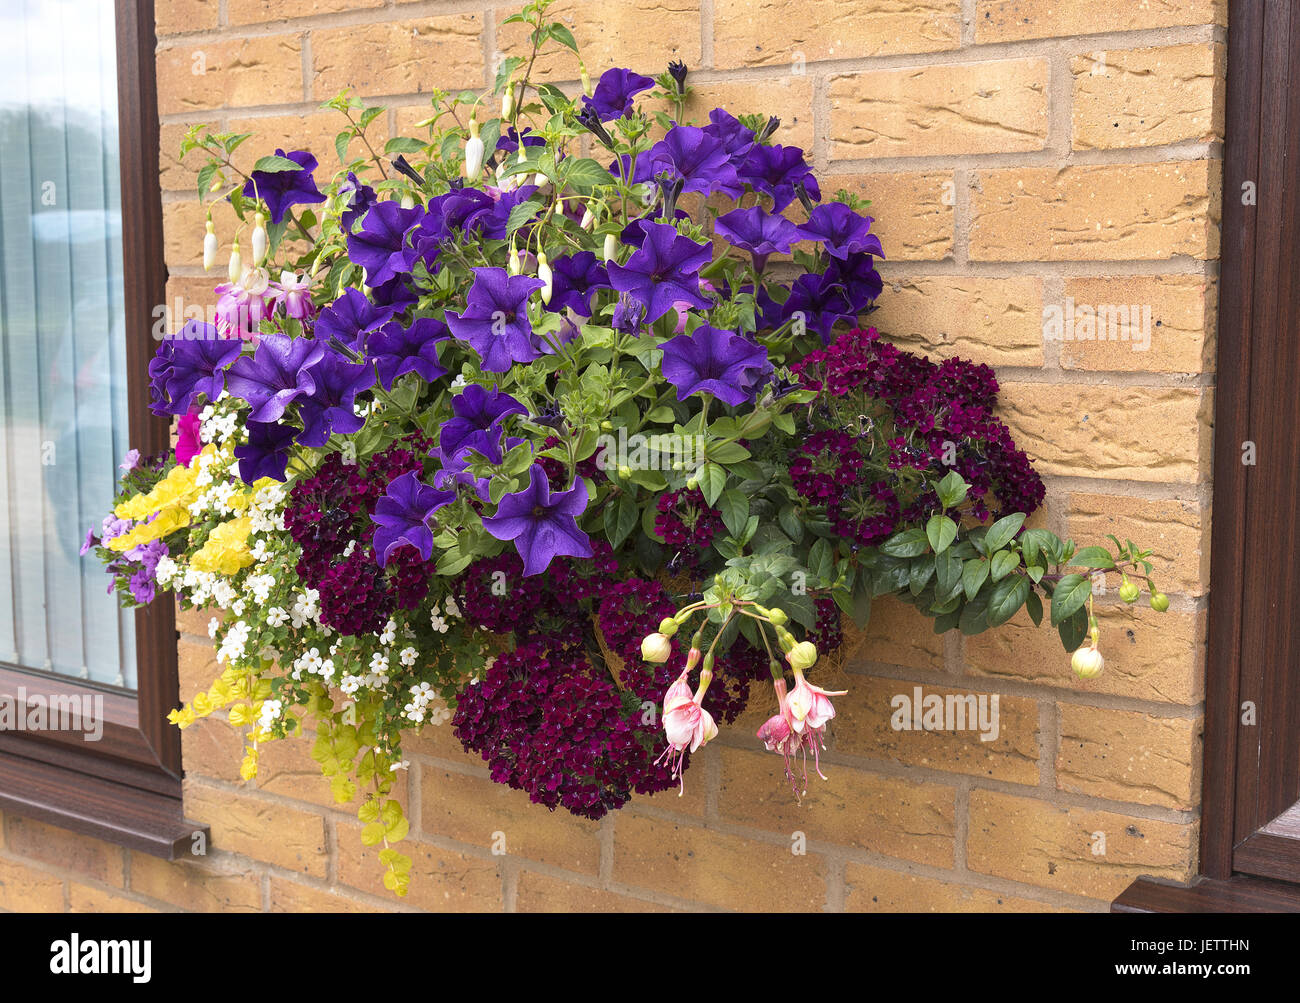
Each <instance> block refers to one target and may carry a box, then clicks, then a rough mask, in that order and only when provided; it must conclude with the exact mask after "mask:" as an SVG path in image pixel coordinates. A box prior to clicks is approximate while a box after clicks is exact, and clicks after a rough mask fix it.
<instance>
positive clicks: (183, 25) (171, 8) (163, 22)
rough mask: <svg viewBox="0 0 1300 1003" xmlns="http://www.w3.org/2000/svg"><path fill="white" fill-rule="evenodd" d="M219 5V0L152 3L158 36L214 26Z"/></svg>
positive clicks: (201, 29)
mask: <svg viewBox="0 0 1300 1003" xmlns="http://www.w3.org/2000/svg"><path fill="white" fill-rule="evenodd" d="M220 6H221V4H220V0H161V2H159V3H156V4H154V27H155V30H156V31H157V33H158V37H159V38H161V37H162V36H164V35H176V34H180V33H181V32H186V31H207V30H209V29H212V28H215V27H216V26H217V18H218V16H219V14H220Z"/></svg>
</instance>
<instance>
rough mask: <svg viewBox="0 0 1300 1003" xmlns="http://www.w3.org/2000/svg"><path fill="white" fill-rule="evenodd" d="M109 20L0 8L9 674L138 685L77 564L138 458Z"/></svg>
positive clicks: (0, 431)
mask: <svg viewBox="0 0 1300 1003" xmlns="http://www.w3.org/2000/svg"><path fill="white" fill-rule="evenodd" d="M113 8H114V5H113V4H112V3H109V2H105V0H5V3H4V4H2V5H0V662H5V663H9V664H11V665H18V666H22V667H24V668H30V669H36V670H43V671H47V672H55V673H60V674H63V675H69V676H74V677H80V678H83V679H89V680H92V681H94V682H97V683H106V684H110V685H118V686H127V687H131V688H134V686H135V644H134V635H133V633H132V629H131V624H132V615H131V614H130V613H129V612H125V611H122V610H119V609H118V606H117V603H116V600H115V599H114V597H112V596H110V595H109V594H108V593H107V592H106V589H107V587H108V585H109V578H108V576H107V575H106V574H105V573H104V571H103V568H102V566H101V565H100V564H99V562H98V561H96V560H95V559H94V558H93V556H87V557H86V558H85V559H82V558H81V557H79V555H78V550H79V548H80V546H81V543H82V541H83V539H84V537H85V532H86V529H87V527H90V526H94V527H95V531H96V533H98V532H99V527H100V522H101V521H102V519H103V517H104V515H105V514H106V513H107V512H108V509H109V506H110V503H111V500H112V497H113V494H114V491H115V485H116V476H117V466H118V464H119V462H121V459H122V457H123V456H124V454H125V453H126V451H127V449H128V445H129V444H128V441H127V395H126V366H125V322H124V319H123V306H122V299H123V277H122V243H121V238H122V215H121V206H120V204H119V203H120V191H119V187H118V135H117V79H116V74H117V70H116V56H115V52H114V28H113Z"/></svg>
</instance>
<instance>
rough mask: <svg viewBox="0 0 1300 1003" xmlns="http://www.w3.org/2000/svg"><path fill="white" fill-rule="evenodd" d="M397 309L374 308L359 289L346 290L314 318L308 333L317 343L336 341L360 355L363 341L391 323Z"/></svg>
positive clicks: (389, 307) (395, 307)
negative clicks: (313, 323) (312, 325)
mask: <svg viewBox="0 0 1300 1003" xmlns="http://www.w3.org/2000/svg"><path fill="white" fill-rule="evenodd" d="M399 309H400V307H398V306H394V305H391V304H390V305H389V306H376V305H375V304H374V303H371V302H370V300H368V299H366V294H365V293H363V292H362V291H361V290H360V289H353V288H349V289H347V290H346V291H345V292H344V293H343V295H342V296H340V297H339V298H338V299H336V300H335V301H334V302H333V303H331V304H330V305H329V306H327V307H326V308H325V309H324V310H322V311H321V312H320V316H319V317H317V318H316V326H315V328H314V329H313V331H312V334H313V336H314V337H315V338H316V340H317V341H322V342H324V341H331V340H335V339H337V340H338V341H339V343H340V344H342V345H345V346H346V347H348V348H350V349H352V351H354V352H360V351H361V350H362V349H363V348H364V347H365V343H366V337H367V336H368V335H369V334H370V332H372V331H376V330H378V329H379V328H380V327H381V326H383V325H384V324H387V323H388V322H389V321H390V320H392V319H393V315H394V314H395V313H397V312H398V310H399Z"/></svg>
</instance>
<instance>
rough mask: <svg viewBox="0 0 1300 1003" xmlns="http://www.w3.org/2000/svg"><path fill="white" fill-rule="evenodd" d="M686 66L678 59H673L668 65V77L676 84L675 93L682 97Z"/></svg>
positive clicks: (684, 86)
mask: <svg viewBox="0 0 1300 1003" xmlns="http://www.w3.org/2000/svg"><path fill="white" fill-rule="evenodd" d="M686 73H687V69H686V64H685V63H683V62H682V61H681V60H680V59H674V60H673V61H672V62H671V63H669V64H668V75H669V76H670V77H672V78H673V80H675V81H676V82H677V93H678V94H682V95H684V94H685V93H686Z"/></svg>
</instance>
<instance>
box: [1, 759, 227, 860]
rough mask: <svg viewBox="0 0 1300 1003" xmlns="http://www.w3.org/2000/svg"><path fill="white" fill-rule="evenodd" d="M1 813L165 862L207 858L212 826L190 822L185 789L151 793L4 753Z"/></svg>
mask: <svg viewBox="0 0 1300 1003" xmlns="http://www.w3.org/2000/svg"><path fill="white" fill-rule="evenodd" d="M0 811H6V812H12V813H13V814H15V815H21V816H24V817H26V818H32V819H36V820H38V821H41V822H47V823H49V824H50V825H56V826H58V827H60V828H63V829H69V830H71V831H72V832H78V833H81V834H82V835H85V836H92V837H94V838H96V839H102V840H104V841H105V842H109V843H114V844H116V845H118V846H123V847H126V848H128V849H131V850H139V851H140V852H142V853H147V854H150V855H151V856H155V857H162V858H163V859H164V860H178V859H183V858H188V857H191V856H194V855H195V852H194V851H195V850H196V849H197V850H198V851H200V854H201V853H204V852H206V850H207V847H208V843H209V838H210V834H209V830H208V827H207V826H206V825H197V824H195V823H193V822H187V821H185V815H184V812H183V810H182V808H181V799H180V785H179V784H177V785H176V789H175V792H174V793H162V792H160V791H157V790H145V789H143V788H141V787H134V786H130V785H128V784H124V783H121V782H118V781H115V780H108V779H105V778H103V777H91V776H88V775H86V774H84V773H79V772H77V771H75V770H71V769H68V768H66V767H60V766H54V765H51V764H50V763H45V762H41V761H39V760H35V759H27V758H25V757H22V756H17V755H13V754H12V753H3V752H0Z"/></svg>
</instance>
